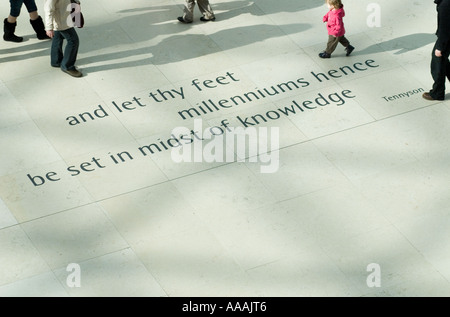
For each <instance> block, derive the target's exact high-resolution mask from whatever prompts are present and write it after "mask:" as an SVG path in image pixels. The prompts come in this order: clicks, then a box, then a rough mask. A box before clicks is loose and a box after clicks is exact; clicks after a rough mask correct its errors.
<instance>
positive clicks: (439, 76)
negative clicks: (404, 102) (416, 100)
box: [429, 45, 448, 100]
mask: <svg viewBox="0 0 450 317" xmlns="http://www.w3.org/2000/svg"><path fill="white" fill-rule="evenodd" d="M435 50H436V45H435V46H434V47H433V52H432V55H431V65H430V69H431V76H432V77H433V80H434V83H433V88H432V89H431V90H430V92H429V94H430V96H431V97H432V98H433V99H435V100H444V99H445V80H446V72H447V68H448V65H447V64H448V52H447V53H446V54H444V52H443V56H441V57H437V56H436V55H435Z"/></svg>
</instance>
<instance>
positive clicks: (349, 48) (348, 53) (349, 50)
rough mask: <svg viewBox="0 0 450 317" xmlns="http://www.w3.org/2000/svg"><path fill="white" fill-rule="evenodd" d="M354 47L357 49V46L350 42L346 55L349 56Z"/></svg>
mask: <svg viewBox="0 0 450 317" xmlns="http://www.w3.org/2000/svg"><path fill="white" fill-rule="evenodd" d="M354 49H355V48H354V47H353V46H351V45H350V44H349V45H348V46H347V47H346V48H345V50H346V51H347V54H345V55H346V56H349V55H350V54H351V53H352V52H353V50H354Z"/></svg>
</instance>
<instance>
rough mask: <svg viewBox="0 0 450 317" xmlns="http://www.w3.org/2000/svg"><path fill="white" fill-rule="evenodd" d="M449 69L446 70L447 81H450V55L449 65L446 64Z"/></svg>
mask: <svg viewBox="0 0 450 317" xmlns="http://www.w3.org/2000/svg"><path fill="white" fill-rule="evenodd" d="M446 65H447V67H446V69H445V75H446V76H447V79H448V80H450V61H449V59H448V55H447V63H446Z"/></svg>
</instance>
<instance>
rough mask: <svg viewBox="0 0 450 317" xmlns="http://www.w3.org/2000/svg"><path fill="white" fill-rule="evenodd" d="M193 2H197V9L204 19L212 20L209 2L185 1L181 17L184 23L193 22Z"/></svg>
mask: <svg viewBox="0 0 450 317" xmlns="http://www.w3.org/2000/svg"><path fill="white" fill-rule="evenodd" d="M195 1H197V4H198V8H199V9H200V12H201V13H202V14H203V16H204V17H205V18H206V19H213V18H214V12H213V11H212V9H211V6H210V4H209V0H186V5H185V7H184V15H183V19H184V20H185V21H187V22H192V21H193V20H194V8H195Z"/></svg>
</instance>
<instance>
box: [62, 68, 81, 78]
mask: <svg viewBox="0 0 450 317" xmlns="http://www.w3.org/2000/svg"><path fill="white" fill-rule="evenodd" d="M62 71H63V72H65V73H66V74H69V75H70V76H72V77H82V76H83V74H82V73H81V72H80V71H79V70H78V69H71V70H64V69H63V70H62Z"/></svg>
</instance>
